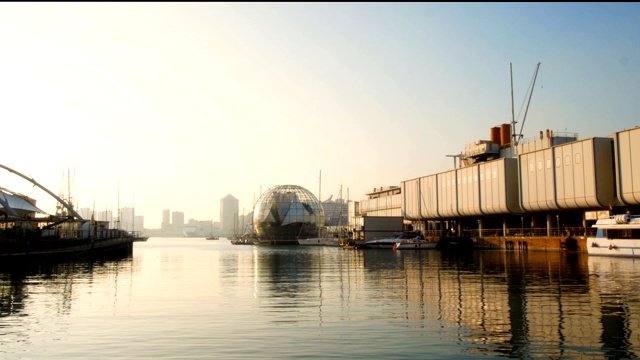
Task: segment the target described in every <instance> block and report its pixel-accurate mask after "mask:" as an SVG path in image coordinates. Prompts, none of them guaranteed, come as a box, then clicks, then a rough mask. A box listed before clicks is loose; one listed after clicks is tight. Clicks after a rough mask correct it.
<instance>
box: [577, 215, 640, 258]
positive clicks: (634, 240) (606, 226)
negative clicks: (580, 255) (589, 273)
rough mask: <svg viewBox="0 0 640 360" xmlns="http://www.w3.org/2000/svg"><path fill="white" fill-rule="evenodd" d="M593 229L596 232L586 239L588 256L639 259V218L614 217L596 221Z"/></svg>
mask: <svg viewBox="0 0 640 360" xmlns="http://www.w3.org/2000/svg"><path fill="white" fill-rule="evenodd" d="M593 227H594V228H596V229H597V231H596V235H595V236H594V237H588V238H587V253H588V254H589V256H592V255H594V256H619V257H640V216H638V215H630V214H620V215H614V216H611V217H609V218H608V219H600V220H598V221H596V223H595V224H594V225H593Z"/></svg>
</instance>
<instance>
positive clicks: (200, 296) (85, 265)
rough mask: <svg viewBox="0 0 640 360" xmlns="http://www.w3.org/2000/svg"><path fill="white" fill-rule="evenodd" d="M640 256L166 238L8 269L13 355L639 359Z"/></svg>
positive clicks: (6, 306) (0, 300)
mask: <svg viewBox="0 0 640 360" xmlns="http://www.w3.org/2000/svg"><path fill="white" fill-rule="evenodd" d="M638 270H640V260H636V261H634V260H632V259H607V258H594V257H591V258H589V257H588V256H587V255H586V254H584V255H580V254H578V255H576V254H565V253H556V252H550V253H546V252H528V253H520V252H503V251H477V252H474V253H471V254H445V253H441V252H439V251H436V250H426V251H397V252H394V251H392V250H385V249H371V250H342V249H340V248H327V247H263V246H240V245H238V246H234V245H231V244H230V243H229V241H228V240H226V239H221V240H217V241H216V240H213V241H212V240H210V241H207V240H205V239H203V238H151V239H149V241H147V242H141V243H135V244H134V249H133V255H130V256H122V257H116V258H110V259H100V260H95V259H94V260H82V261H75V262H58V263H52V264H39V265H23V266H19V267H17V268H16V267H12V268H6V266H5V267H2V268H0V358H7V359H44V358H46V359H90V358H94V359H106V358H109V359H212V358H217V359H233V358H236V359H260V358H265V359H282V358H296V359H298V358H308V359H329V358H350V359H371V358H385V359H387V358H388V359H429V358H432V359H447V358H448V359H461V358H479V357H515V358H547V359H549V358H551V359H562V358H566V359H579V358H600V359H602V358H607V359H615V358H633V357H636V356H637V355H638V354H640V293H639V292H638V289H639V288H640V277H639V276H637V274H638Z"/></svg>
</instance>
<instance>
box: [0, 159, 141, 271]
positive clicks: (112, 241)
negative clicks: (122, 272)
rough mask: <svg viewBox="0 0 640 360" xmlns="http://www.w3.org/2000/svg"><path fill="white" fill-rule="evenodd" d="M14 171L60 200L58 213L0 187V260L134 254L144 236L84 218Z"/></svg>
mask: <svg viewBox="0 0 640 360" xmlns="http://www.w3.org/2000/svg"><path fill="white" fill-rule="evenodd" d="M0 168H3V169H5V170H7V171H9V172H11V173H14V174H16V175H18V176H20V177H22V178H23V179H26V180H28V181H29V182H31V183H32V184H33V185H34V186H37V187H39V188H40V189H42V190H43V191H45V192H46V193H48V194H49V195H51V196H52V197H53V198H55V199H56V200H57V201H58V205H59V206H57V207H56V208H57V210H56V214H54V215H47V214H46V213H45V212H44V211H42V210H40V209H39V208H38V207H36V200H34V199H31V198H29V197H28V196H26V195H23V194H20V193H17V192H14V191H11V190H8V189H5V188H0V229H1V230H2V231H0V259H4V260H11V259H22V258H24V257H26V256H28V257H29V258H35V257H41V256H48V257H51V256H69V255H73V256H76V255H80V254H94V253H98V252H100V253H102V252H107V251H116V250H118V251H120V250H122V251H125V252H128V253H131V251H132V249H133V242H134V241H136V240H139V239H141V238H142V237H141V236H137V235H136V236H134V235H132V234H131V233H129V232H127V231H125V230H121V229H112V228H110V227H109V222H108V221H98V220H95V219H94V218H93V216H92V217H91V219H90V220H86V219H83V218H82V216H80V214H78V213H77V212H76V211H75V210H74V209H73V206H71V204H70V203H69V202H67V201H65V200H64V199H62V198H60V197H59V196H57V195H55V194H53V193H52V192H51V191H49V190H48V189H47V188H45V187H44V186H42V185H40V184H39V183H38V182H36V181H35V180H34V179H33V178H29V177H27V176H25V175H23V174H21V173H19V172H17V171H15V170H13V169H11V168H9V167H6V166H4V165H0Z"/></svg>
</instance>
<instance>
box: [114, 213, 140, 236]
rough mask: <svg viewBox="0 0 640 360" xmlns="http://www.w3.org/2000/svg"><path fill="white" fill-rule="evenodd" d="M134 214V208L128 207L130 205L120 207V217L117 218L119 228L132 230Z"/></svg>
mask: <svg viewBox="0 0 640 360" xmlns="http://www.w3.org/2000/svg"><path fill="white" fill-rule="evenodd" d="M134 216H135V210H134V208H130V207H123V208H120V219H119V220H120V229H122V230H126V231H133V227H134V226H133V221H134ZM139 230H141V229H139Z"/></svg>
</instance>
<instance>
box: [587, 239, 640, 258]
mask: <svg viewBox="0 0 640 360" xmlns="http://www.w3.org/2000/svg"><path fill="white" fill-rule="evenodd" d="M587 253H588V254H589V256H617V257H640V239H607V238H596V237H590V238H587Z"/></svg>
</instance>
